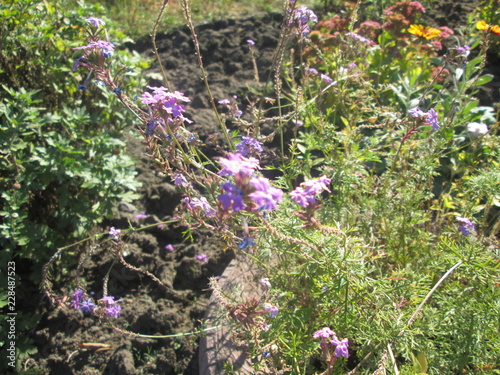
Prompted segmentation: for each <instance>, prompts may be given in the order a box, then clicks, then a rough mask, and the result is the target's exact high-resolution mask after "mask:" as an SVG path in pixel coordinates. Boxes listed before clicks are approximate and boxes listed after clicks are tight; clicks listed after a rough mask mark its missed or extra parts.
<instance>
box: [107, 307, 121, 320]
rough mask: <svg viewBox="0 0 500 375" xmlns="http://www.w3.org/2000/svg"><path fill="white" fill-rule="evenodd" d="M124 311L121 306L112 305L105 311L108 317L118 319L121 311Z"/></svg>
mask: <svg viewBox="0 0 500 375" xmlns="http://www.w3.org/2000/svg"><path fill="white" fill-rule="evenodd" d="M121 310H122V307H121V306H120V305H116V304H115V305H112V306H109V307H106V308H105V309H104V312H105V313H106V315H107V316H109V317H111V318H114V319H117V318H118V317H119V316H120V311H121Z"/></svg>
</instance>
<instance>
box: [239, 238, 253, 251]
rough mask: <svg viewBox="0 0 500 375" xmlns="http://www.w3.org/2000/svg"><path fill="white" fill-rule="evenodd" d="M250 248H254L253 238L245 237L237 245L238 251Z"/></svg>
mask: <svg viewBox="0 0 500 375" xmlns="http://www.w3.org/2000/svg"><path fill="white" fill-rule="evenodd" d="M250 246H255V240H254V239H253V238H250V237H245V238H243V239H242V240H241V242H240V243H239V244H238V249H240V250H243V249H246V248H247V247H250Z"/></svg>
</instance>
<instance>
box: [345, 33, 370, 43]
mask: <svg viewBox="0 0 500 375" xmlns="http://www.w3.org/2000/svg"><path fill="white" fill-rule="evenodd" d="M345 35H346V36H347V37H349V38H351V39H354V40H357V41H359V42H361V43H364V44H368V45H372V44H375V42H374V41H373V40H371V39H368V38H365V37H364V36H362V35H359V34H356V33H353V32H349V33H347V34H345Z"/></svg>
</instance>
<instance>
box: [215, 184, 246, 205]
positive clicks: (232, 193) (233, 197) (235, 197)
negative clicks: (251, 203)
mask: <svg viewBox="0 0 500 375" xmlns="http://www.w3.org/2000/svg"><path fill="white" fill-rule="evenodd" d="M221 187H222V189H223V190H225V191H226V193H224V194H221V195H219V197H218V198H217V199H218V200H219V202H221V203H222V208H223V209H224V210H228V209H229V208H232V209H233V211H234V212H238V211H241V210H244V209H245V208H246V205H245V203H244V202H243V196H242V193H241V191H240V189H238V187H237V186H236V185H234V184H233V183H231V182H229V181H228V182H225V183H223V184H222V186H221Z"/></svg>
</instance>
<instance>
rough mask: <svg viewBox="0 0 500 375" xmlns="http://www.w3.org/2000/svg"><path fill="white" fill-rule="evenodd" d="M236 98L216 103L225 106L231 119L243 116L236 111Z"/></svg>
mask: <svg viewBox="0 0 500 375" xmlns="http://www.w3.org/2000/svg"><path fill="white" fill-rule="evenodd" d="M247 42H248V41H247ZM249 46H250V47H252V44H250V43H249ZM237 98H238V97H237V96H236V95H233V100H229V99H221V100H219V101H218V103H219V104H222V105H224V106H226V108H227V109H228V110H229V113H230V115H231V116H232V117H236V118H240V117H241V116H243V112H242V111H241V110H239V109H238V103H237V102H236V99H237Z"/></svg>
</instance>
